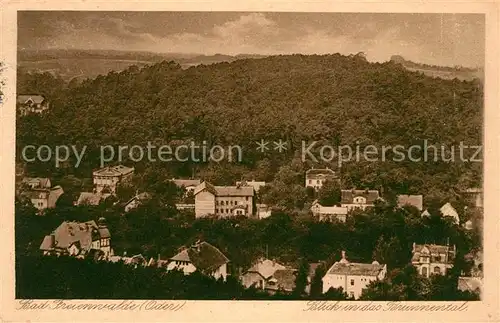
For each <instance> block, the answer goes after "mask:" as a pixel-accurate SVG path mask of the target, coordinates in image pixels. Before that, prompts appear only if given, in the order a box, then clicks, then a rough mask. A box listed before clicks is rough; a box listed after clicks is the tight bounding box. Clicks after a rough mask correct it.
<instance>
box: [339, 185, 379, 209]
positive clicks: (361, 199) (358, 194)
mask: <svg viewBox="0 0 500 323" xmlns="http://www.w3.org/2000/svg"><path fill="white" fill-rule="evenodd" d="M341 193H342V195H341V200H340V205H341V206H342V207H346V208H347V210H348V211H351V210H354V209H362V210H365V209H366V208H367V207H373V206H374V205H375V201H377V200H378V199H380V195H379V192H378V191H377V190H354V189H353V190H341Z"/></svg>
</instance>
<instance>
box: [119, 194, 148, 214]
mask: <svg viewBox="0 0 500 323" xmlns="http://www.w3.org/2000/svg"><path fill="white" fill-rule="evenodd" d="M150 198H151V195H150V194H149V193H146V192H143V193H140V194H136V195H135V196H134V197H132V198H131V199H130V200H128V201H127V202H126V203H125V206H124V210H125V212H129V211H130V210H133V209H135V208H137V207H138V206H139V205H141V204H142V203H144V202H145V201H147V200H148V199H150Z"/></svg>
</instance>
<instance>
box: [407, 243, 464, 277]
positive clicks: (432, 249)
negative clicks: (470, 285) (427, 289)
mask: <svg viewBox="0 0 500 323" xmlns="http://www.w3.org/2000/svg"><path fill="white" fill-rule="evenodd" d="M412 254H413V256H412V258H411V263H412V265H413V266H415V267H416V268H417V271H418V273H419V274H420V275H422V276H424V277H429V276H430V275H446V273H447V271H448V269H450V268H452V267H453V261H454V260H455V254H456V249H455V246H453V247H450V246H443V245H435V244H422V245H419V244H416V243H413V250H412Z"/></svg>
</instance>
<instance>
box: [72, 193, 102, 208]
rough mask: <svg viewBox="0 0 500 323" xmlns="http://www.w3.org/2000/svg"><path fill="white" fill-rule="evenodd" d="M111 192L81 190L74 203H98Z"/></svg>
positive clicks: (94, 204)
mask: <svg viewBox="0 0 500 323" xmlns="http://www.w3.org/2000/svg"><path fill="white" fill-rule="evenodd" d="M109 196H111V194H108V193H92V192H81V193H80V196H79V197H78V200H77V201H76V205H82V204H86V205H93V206H96V205H99V203H101V202H102V201H104V200H105V199H107V198H108V197H109Z"/></svg>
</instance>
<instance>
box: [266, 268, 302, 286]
mask: <svg viewBox="0 0 500 323" xmlns="http://www.w3.org/2000/svg"><path fill="white" fill-rule="evenodd" d="M296 275H297V270H296V269H292V268H286V269H278V270H276V271H275V272H274V274H273V276H272V277H271V278H270V279H269V281H271V282H273V281H274V282H275V283H274V284H269V282H268V283H267V284H266V289H269V290H284V291H287V292H291V291H293V289H294V288H295V279H296Z"/></svg>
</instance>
